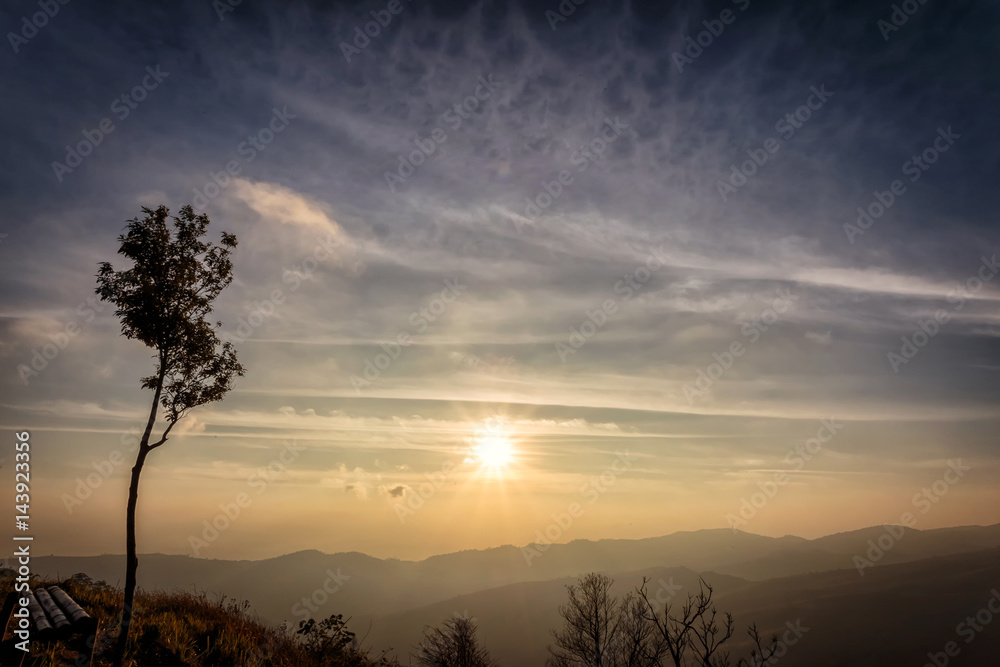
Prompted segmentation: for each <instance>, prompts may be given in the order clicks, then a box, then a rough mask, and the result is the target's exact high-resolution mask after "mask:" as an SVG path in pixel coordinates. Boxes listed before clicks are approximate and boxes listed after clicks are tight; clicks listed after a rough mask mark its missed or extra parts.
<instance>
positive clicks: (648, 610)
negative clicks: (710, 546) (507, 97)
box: [546, 573, 778, 667]
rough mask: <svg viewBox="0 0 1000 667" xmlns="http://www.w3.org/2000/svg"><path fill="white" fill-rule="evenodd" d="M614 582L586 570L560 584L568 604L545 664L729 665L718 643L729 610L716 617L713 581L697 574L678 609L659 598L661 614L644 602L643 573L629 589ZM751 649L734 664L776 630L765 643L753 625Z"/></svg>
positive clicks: (764, 652) (740, 664)
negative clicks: (620, 589)
mask: <svg viewBox="0 0 1000 667" xmlns="http://www.w3.org/2000/svg"><path fill="white" fill-rule="evenodd" d="M613 584H614V580H613V579H611V578H610V577H608V576H607V575H603V574H596V573H591V574H587V575H585V576H583V577H581V578H580V580H579V581H578V582H577V584H576V585H570V586H567V591H568V594H569V602H568V603H567V604H565V605H563V606H561V607H560V608H559V613H560V615H561V616H562V617H563V620H564V625H563V628H562V629H561V630H556V631H554V632H553V633H552V635H553V638H554V640H555V641H554V644H555V645H554V646H549V653H550V655H549V658H548V660H547V661H546V665H547V667H663V666H664V665H673V666H674V667H730V666H731V665H732V662H731V661H730V658H729V654H728V653H727V652H724V651H722V646H723V645H724V644H725V643H726V642H727V641H728V640H729V639H730V638H732V636H733V632H734V629H733V628H734V625H733V617H732V615H731V614H728V613H727V614H725V615H724V616H723V617H721V618H720V617H719V613H718V610H717V609H716V606H715V604H714V603H713V602H712V592H713V591H712V587H711V586H710V585H708V584H707V583H706V582H705V581H704V580H703V579H702V580H701V583H700V587H699V591H698V593H697V594H688V597H687V600H686V601H685V602H684V603H683V604H682V605H681V607H680V609H679V610H677V608H676V605H671V604H670V602H666V603H664V606H663V608H662V613H661V612H660V611H658V609H657V607H656V606H655V603H654V602H653V601H651V600H650V597H649V593H648V589H647V584H648V580H647V579H643V581H642V586H640V587H639V588H638V589H636V591H635V592H634V593H629V594H627V595H625V596H623V597H621V598H619V597H616V596H615V595H613V594H612V593H611V586H612V585H613ZM749 635H750V639H751V640H753V642H754V646H755V648H753V649H752V650H751V653H750V657H749V658H741V659H740V660H739V661H737V663H736V665H737V667H759V666H760V665H763V664H765V663H766V662H767V660H769V659H770V658H772V657H773V656H774V654H775V652H776V651H777V649H778V638H777V636H775V637H774V638H773V639H772V641H771V642H770V644H769V645H768V646H767V648H764V646H763V642H762V641H761V637H760V634H759V633H758V631H757V627H756V626H755V625H751V626H750V630H749Z"/></svg>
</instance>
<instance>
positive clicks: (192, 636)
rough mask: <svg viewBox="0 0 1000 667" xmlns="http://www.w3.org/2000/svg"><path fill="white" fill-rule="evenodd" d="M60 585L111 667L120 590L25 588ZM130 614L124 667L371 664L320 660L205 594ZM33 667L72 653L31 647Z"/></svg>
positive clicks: (358, 657) (241, 607)
mask: <svg viewBox="0 0 1000 667" xmlns="http://www.w3.org/2000/svg"><path fill="white" fill-rule="evenodd" d="M52 585H59V586H61V587H62V588H63V590H65V591H66V592H67V593H69V595H70V597H72V598H73V599H74V600H76V601H77V602H78V603H79V604H80V605H81V606H82V607H83V608H84V609H85V610H86V611H87V613H89V614H90V615H91V616H94V617H96V618H97V619H98V620H99V621H100V623H101V626H100V627H101V630H100V638H99V640H98V644H97V650H96V652H95V653H96V654H95V660H94V665H95V667H110V665H111V654H112V647H113V643H114V640H115V639H116V638H117V636H118V623H119V622H120V614H121V608H122V599H123V594H122V591H120V590H118V589H116V588H112V587H110V586H107V585H104V583H103V582H99V583H94V582H92V581H90V580H89V579H87V578H86V577H79V576H78V577H76V578H73V579H70V580H67V581H61V582H60V581H50V580H38V579H33V580H32V583H31V587H32V588H33V589H34V588H37V587H38V586H52ZM12 590H13V582H12V580H11V579H10V578H9V577H4V578H2V579H0V593H2V595H3V598H2V599H5V598H6V596H7V594H8V593H10V592H11V591H12ZM135 605H136V613H135V615H134V616H133V619H132V630H131V632H130V636H129V647H128V653H127V655H128V657H129V660H128V661H127V664H130V665H133V666H135V667H161V666H162V667H168V666H169V667H173V666H178V667H180V666H190V667H229V666H233V667H236V666H239V667H293V666H302V667H314V666H315V667H321V666H323V665H357V666H358V667H363V666H365V665H375V664H376V663H375V662H374V661H372V660H370V659H369V658H368V657H367V656H366V654H365V653H364V652H363V651H361V652H358V651H351V654H350V655H342V656H333V657H330V656H327V657H325V658H324V657H320V656H314V655H310V654H309V653H307V652H306V651H305V650H304V649H303V647H302V646H301V645H300V644H299V643H298V642H297V641H296V639H295V636H294V635H293V634H292V633H291V632H290V631H288V630H287V629H285V628H271V627H268V626H266V625H264V624H263V623H261V622H260V620H259V619H258V618H257V616H256V614H254V613H253V612H252V610H251V609H250V608H249V603H247V602H242V603H240V602H237V601H236V600H229V599H227V598H225V597H224V596H223V597H220V598H218V599H210V598H209V596H207V595H206V594H204V593H201V594H192V593H186V592H175V593H165V592H145V591H141V590H140V591H139V592H137V594H136V598H135ZM30 654H31V658H30V659H29V660H28V661H26V663H25V664H27V665H30V666H31V667H54V666H56V665H63V664H75V652H73V651H71V649H70V646H69V644H68V643H67V642H65V641H58V642H53V643H49V644H45V645H42V644H40V643H38V642H32V644H31V652H30Z"/></svg>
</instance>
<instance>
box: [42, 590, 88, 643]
mask: <svg viewBox="0 0 1000 667" xmlns="http://www.w3.org/2000/svg"><path fill="white" fill-rule="evenodd" d="M49 594H50V595H51V596H52V599H53V600H55V602H56V604H57V605H59V607H60V608H61V609H62V610H63V612H64V613H65V614H66V618H68V619H69V622H70V623H71V624H72V625H73V629H74V630H76V631H77V632H84V633H87V632H93V631H94V628H96V627H97V619H96V618H93V617H92V616H91V615H90V614H88V613H87V612H86V611H84V610H83V607H81V606H80V605H78V604H77V603H76V601H75V600H74V599H73V598H71V597H70V596H69V594H68V593H67V592H66V591H64V590H63V589H61V588H59V587H58V586H49Z"/></svg>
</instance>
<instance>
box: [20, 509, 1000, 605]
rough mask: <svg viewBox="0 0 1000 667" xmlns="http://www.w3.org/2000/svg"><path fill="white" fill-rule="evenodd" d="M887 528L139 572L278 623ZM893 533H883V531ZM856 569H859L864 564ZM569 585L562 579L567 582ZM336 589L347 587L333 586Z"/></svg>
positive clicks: (763, 564)
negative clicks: (241, 604)
mask: <svg viewBox="0 0 1000 667" xmlns="http://www.w3.org/2000/svg"><path fill="white" fill-rule="evenodd" d="M884 533H885V529H884V528H882V527H875V528H867V529H864V530H860V531H855V532H851V533H841V534H838V535H831V536H827V537H823V538H819V539H816V540H806V539H802V538H799V537H791V536H787V537H781V538H771V537H763V536H760V535H753V534H750V533H744V532H738V531H737V532H733V531H730V530H727V529H721V530H702V531H696V532H681V533H674V534H672V535H667V536H664V537H655V538H649V539H641V540H597V541H588V540H577V541H574V542H570V543H568V544H554V545H551V546H550V547H548V548H547V549H546V550H545V551H544V552H542V553H541V555H540V556H537V557H535V558H533V559H531V562H530V564H529V563H528V561H527V559H526V558H525V557H524V554H523V553H522V550H521V549H519V548H517V547H513V546H503V547H497V548H493V549H486V550H482V551H461V552H457V553H452V554H445V555H441V556H434V557H432V558H428V559H426V560H423V561H400V560H394V559H378V558H373V557H371V556H367V555H365V554H361V553H357V552H350V553H338V554H324V553H321V552H318V551H301V552H297V553H293V554H288V555H285V556H280V557H277V558H270V559H267V560H260V561H224V560H206V559H196V558H191V557H190V556H174V555H163V554H146V555H143V556H141V557H140V561H139V573H138V576H139V585H140V586H142V587H144V588H147V589H160V590H168V591H169V590H176V589H185V590H190V589H193V588H197V589H198V590H202V591H209V592H219V593H225V594H226V595H228V596H230V597H238V598H241V599H247V600H249V601H250V603H251V604H252V605H253V606H254V608H255V609H256V610H257V611H258V613H259V614H260V615H261V617H262V618H263V619H264V620H266V621H269V622H272V623H276V624H277V623H280V622H281V621H283V620H289V621H291V622H292V623H293V624H295V623H297V622H298V620H300V619H302V618H305V616H306V615H307V614H309V613H312V615H314V616H320V617H325V616H328V615H330V614H332V613H344V614H345V615H347V616H354V617H355V618H358V619H360V618H362V617H372V616H376V615H377V616H383V617H384V616H387V615H390V614H398V613H401V612H405V611H407V610H412V609H417V608H424V607H427V606H428V605H433V604H435V603H438V602H443V601H446V600H451V599H452V598H457V597H459V596H463V595H469V594H472V593H476V592H479V591H486V590H491V589H497V588H501V587H504V586H509V585H511V584H519V583H530V582H550V583H551V582H553V581H555V582H559V581H560V580H566V579H573V578H575V577H577V576H579V575H581V574H584V573H586V572H591V571H602V572H640V571H654V570H656V569H662V568H687V569H688V570H691V571H694V572H706V571H713V572H715V573H717V574H719V575H722V574H725V575H731V576H733V577H740V578H742V579H752V580H765V579H771V578H774V577H781V576H788V575H794V574H804V573H808V572H823V571H829V570H834V569H842V568H853V567H854V565H853V562H852V560H853V556H854V555H864V554H865V552H866V550H867V549H868V548H869V546H868V540H872V541H873V542H875V543H876V544H877V543H878V540H879V536H880V535H883V534H884ZM886 541H887V538H883V543H885V542H886ZM994 547H1000V524H998V525H995V526H987V527H982V526H965V527H958V528H942V529H938V530H927V531H917V530H912V529H910V530H906V531H905V533H903V536H902V537H901V538H900V539H898V540H896V541H894V542H893V544H892V548H891V549H889V550H888V551H887V552H886V553H885V555H884V556H883V557H882V558H881V559H880V560H879V561H878V564H877V565H876V566H875V567H873V568H871V570H870V571H874V570H877V569H878V568H879V567H883V566H885V565H887V564H890V563H901V562H907V561H913V560H917V559H920V558H925V557H929V556H941V555H946V554H950V553H961V552H968V551H974V550H981V549H987V548H994ZM32 566H33V568H34V569H35V571H36V572H38V573H40V574H46V575H50V576H63V577H66V576H69V575H72V574H74V573H76V572H85V573H87V574H88V575H90V576H91V577H92V578H94V579H96V580H102V579H103V580H105V581H107V582H108V583H111V584H115V583H120V581H121V578H122V574H123V573H124V559H123V557H122V556H94V557H54V556H48V557H38V558H33V559H32ZM854 575H855V576H858V575H857V572H856V571H855V572H854ZM562 585H563V584H562V583H556V584H555V586H556V589H558V587H559V586H562ZM324 586H325V590H324ZM333 590H335V591H336V592H333V593H331V592H329V591H333ZM303 598H305V599H306V600H307V601H309V600H310V599H311V600H312V602H309V604H311V605H312V606H313V609H314V611H312V612H310V610H308V609H307V607H306V606H305V605H304V604H303ZM459 611H460V610H459Z"/></svg>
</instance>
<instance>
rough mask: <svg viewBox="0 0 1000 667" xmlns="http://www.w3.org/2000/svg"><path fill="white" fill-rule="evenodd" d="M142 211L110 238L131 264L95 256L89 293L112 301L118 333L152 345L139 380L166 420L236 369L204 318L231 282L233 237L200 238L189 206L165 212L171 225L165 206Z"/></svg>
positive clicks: (221, 388)
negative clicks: (118, 265) (148, 365)
mask: <svg viewBox="0 0 1000 667" xmlns="http://www.w3.org/2000/svg"><path fill="white" fill-rule="evenodd" d="M142 210H143V212H144V213H145V214H146V215H145V218H143V219H139V218H135V219H133V220H131V221H130V222H129V224H128V227H127V231H126V233H124V234H122V235H120V236H119V237H118V241H119V243H120V247H119V249H118V254H120V255H123V256H124V257H126V258H127V259H130V260H132V267H131V268H129V269H125V270H121V271H119V270H115V268H114V267H113V266H112V265H111V263H110V262H102V263H101V265H100V270H99V272H98V274H97V282H98V287H97V290H96V291H97V294H99V295H100V297H101V299H103V300H105V301H108V302H110V303H113V304H114V305H115V306H116V307H117V309H116V310H115V315H116V316H118V318H119V319H120V320H121V331H122V335H124V336H125V337H126V338H130V339H131V338H134V339H136V340H139V341H141V342H142V343H144V344H145V345H146V346H147V347H151V348H153V349H154V350H155V352H156V354H155V356H156V359H157V365H156V372H155V373H154V374H153V375H150V376H147V377H144V378H142V388H143V389H153V390H154V391H156V392H158V394H159V399H160V401H161V402H162V406H163V408H164V410H165V413H166V419H167V422H168V424H169V425H173V423H175V422H176V421H178V420H179V419H180V418H181V417H183V416H184V414H185V413H186V412H187V411H188V410H190V409H191V408H194V407H197V406H199V405H204V404H205V403H211V402H213V401H218V400H220V399H222V397H223V396H225V395H226V393H227V392H228V391H229V390H230V388H231V387H232V382H233V380H234V379H235V377H236V376H241V375H243V372H244V369H243V366H242V365H240V363H239V361H237V359H236V351H235V350H234V349H233V345H232V343H229V342H225V343H221V341H220V340H219V337H218V336H217V335H216V332H215V327H218V326H221V324H222V323H221V322H216V323H215V326H213V325H212V324H211V323H210V322H209V321H208V320H207V319H206V318H207V316H208V315H209V314H210V313H211V311H212V304H213V302H214V301H215V299H216V297H218V296H219V294H220V293H221V292H222V290H223V289H225V288H226V287H228V286H229V284H230V283H231V282H232V280H233V276H232V269H233V264H232V261H231V260H230V259H229V255H230V252H231V251H232V249H233V248H235V247H236V237H235V236H234V235H232V234H227V233H226V232H223V233H222V240H221V244H220V245H215V244H213V243H211V242H207V241H205V240H203V238H202V237H204V236H205V233H206V231H207V228H208V224H209V219H208V216H207V215H205V214H201V215H195V213H194V210H193V209H192V208H191V207H190V206H185V207H183V208H182V209H181V210H180V212H179V213H180V214H179V215H178V216H175V217H174V218H173V230H171V229H170V227H169V225H168V215H169V210H168V209H167V208H166V207H165V206H160V207H159V208H157V209H156V210H155V211H154V210H152V209H149V208H146V207H143V209H142ZM157 444H162V442H161V443H157ZM155 446H156V445H154V447H155Z"/></svg>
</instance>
